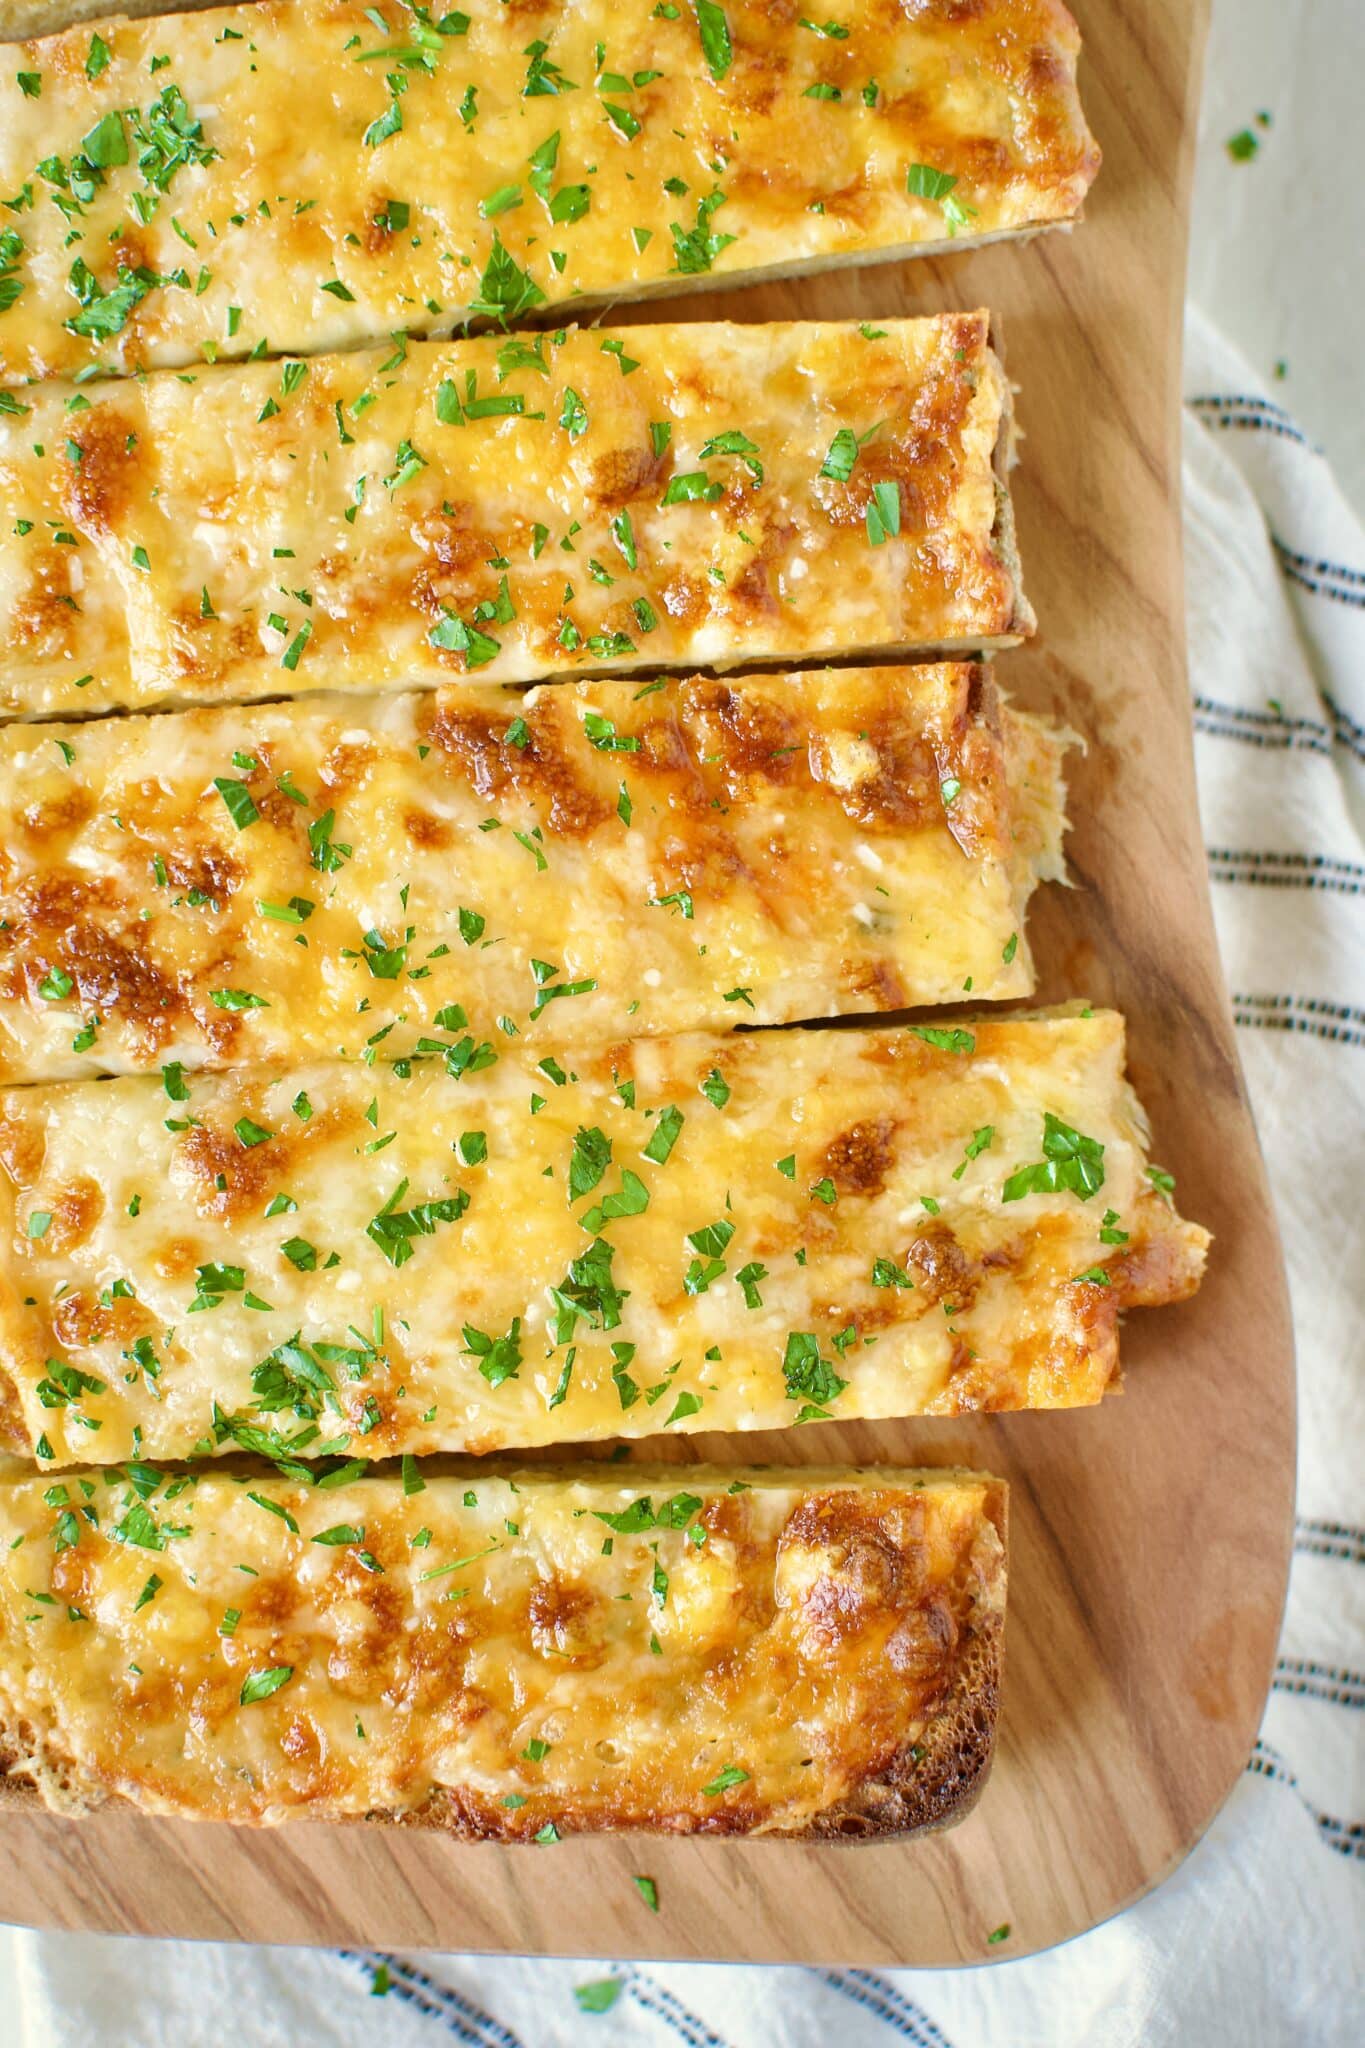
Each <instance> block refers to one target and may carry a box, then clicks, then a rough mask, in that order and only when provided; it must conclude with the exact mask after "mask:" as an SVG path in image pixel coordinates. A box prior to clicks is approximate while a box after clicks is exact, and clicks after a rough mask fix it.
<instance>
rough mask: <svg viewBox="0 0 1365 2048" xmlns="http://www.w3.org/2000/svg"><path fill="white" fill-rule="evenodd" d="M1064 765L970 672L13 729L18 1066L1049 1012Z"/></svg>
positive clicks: (2, 995)
mask: <svg viewBox="0 0 1365 2048" xmlns="http://www.w3.org/2000/svg"><path fill="white" fill-rule="evenodd" d="M1062 744H1063V742H1062V740H1061V738H1060V737H1059V736H1058V734H1057V733H1056V731H1055V729H1053V728H1050V727H1048V726H1046V725H1044V724H1043V723H1041V722H1040V721H1037V720H1034V719H1030V718H1027V717H1024V716H1023V715H1021V714H1019V713H1016V712H1013V711H1011V710H1010V709H1009V708H1008V707H1007V706H1005V705H1003V704H1002V703H1001V700H1000V698H999V695H998V693H997V691H996V689H995V685H994V683H993V681H992V680H991V678H990V676H989V675H988V673H987V671H986V670H985V669H984V668H981V667H967V666H957V667H947V666H944V667H937V668H899V669H898V668H876V669H830V670H825V671H823V672H821V671H815V672H814V673H807V674H799V675H767V676H753V677H749V678H747V679H745V680H743V681H723V682H717V681H710V680H707V679H705V678H701V677H697V678H694V679H693V680H691V681H688V682H657V681H656V682H648V683H645V684H643V685H637V684H635V683H633V682H604V681H596V682H576V683H573V684H570V685H569V686H567V687H565V688H562V689H561V688H537V689H534V690H532V691H530V692H529V693H528V694H525V695H523V694H521V693H519V692H516V691H512V690H508V689H506V688H500V687H498V686H496V685H492V686H485V685H481V684H479V683H463V682H461V683H452V684H448V685H447V686H446V687H445V688H444V689H442V690H438V691H435V692H432V693H430V694H422V695H419V696H411V695H408V696H389V697H360V696H357V697H352V698H345V697H340V696H317V697H312V698H308V699H306V700H305V701H304V702H303V703H302V704H275V705H263V706H257V707H254V708H251V709H247V710H214V711H199V712H185V713H173V714H163V715H159V716H156V717H151V718H114V719H98V720H93V721H91V722H89V723H87V724H84V725H68V726H54V725H46V724H43V725H11V726H9V727H7V728H5V729H4V730H3V731H0V1077H3V1078H8V1079H11V1080H22V1081H32V1080H50V1079H54V1078H58V1077H61V1076H64V1075H77V1074H81V1073H94V1072H100V1071H104V1072H123V1073H127V1072H135V1071H137V1070H139V1069H146V1068H149V1067H151V1068H153V1069H155V1068H157V1067H161V1066H170V1065H172V1064H173V1063H175V1062H179V1063H181V1064H182V1065H183V1066H185V1067H199V1066H231V1065H240V1064H243V1063H246V1062H249V1061H256V1060H279V1061H284V1062H289V1061H297V1060H299V1059H304V1058H311V1057H318V1056H321V1057H333V1056H338V1055H340V1056H345V1057H352V1058H354V1057H358V1056H362V1055H364V1054H365V1053H366V1052H367V1050H368V1049H369V1048H370V1047H372V1046H376V1045H378V1046H379V1047H380V1048H381V1049H382V1051H381V1056H382V1057H384V1058H385V1059H389V1058H392V1057H394V1056H395V1055H407V1054H411V1053H413V1052H416V1051H417V1050H418V1049H419V1048H420V1047H421V1045H422V1042H423V1040H424V1039H428V1038H430V1037H431V1036H432V1034H433V1033H434V1034H436V1035H437V1036H438V1037H439V1036H440V1035H441V1034H442V1033H443V1032H444V1033H448V1032H449V1030H450V1029H451V1028H452V1020H453V1021H454V1024H455V1025H456V1026H457V1027H458V1028H459V1029H466V1028H467V1029H468V1030H470V1031H472V1032H473V1033H474V1034H475V1035H476V1036H477V1037H478V1038H479V1039H496V1038H499V1034H501V1036H502V1037H503V1038H506V1037H508V1036H510V1035H511V1034H512V1033H513V1032H515V1033H517V1034H518V1035H519V1036H520V1037H522V1038H526V1037H536V1038H540V1039H544V1038H545V1037H546V1035H547V1034H549V1035H550V1036H551V1037H562V1036H563V1035H564V1033H565V1031H566V1030H569V1031H571V1032H572V1036H573V1039H574V1043H575V1045H576V1046H577V1045H582V1044H585V1043H587V1042H588V1041H589V1040H591V1039H593V1038H601V1037H604V1036H616V1037H620V1036H625V1035H627V1034H629V1035H632V1036H634V1035H635V1034H637V1033H644V1032H650V1033H657V1032H661V1031H678V1030H687V1029H690V1028H694V1027H698V1026H707V1027H709V1028H711V1029H716V1030H725V1029H728V1028H729V1027H730V1026H731V1025H733V1024H734V1023H735V1022H737V1021H739V1020H740V1019H741V1018H742V1019H743V1020H744V1021H745V1022H748V1023H765V1024H772V1023H785V1022H792V1021H795V1020H797V1019H800V1018H805V1017H815V1016H827V1015H830V1014H833V1013H835V1012H840V1011H850V1010H877V1009H894V1008H897V1007H905V1006H908V1005H911V1004H921V1003H943V1002H955V1001H957V1000H959V999H960V996H961V992H962V990H963V988H964V986H965V987H970V988H971V990H972V992H973V994H974V995H976V996H979V997H984V998H989V997H1007V996H1020V995H1027V994H1028V993H1029V992H1030V991H1031V989H1032V987H1033V972H1032V964H1031V961H1030V958H1029V953H1028V948H1027V945H1026V943H1025V941H1024V938H1023V936H1022V927H1023V920H1024V911H1025V907H1026V904H1027V901H1028V896H1029V893H1030V891H1031V889H1032V887H1033V884H1034V882H1035V881H1036V880H1037V879H1038V877H1039V876H1040V875H1043V876H1049V875H1052V876H1055V875H1058V874H1060V872H1061V852H1060V839H1061V825H1062V818H1061V806H1062V794H1061V786H1060V754H1061V748H1062ZM737 988H742V989H744V990H745V991H746V992H747V993H746V996H745V998H744V999H743V1000H742V1001H741V1000H740V999H739V998H737V997H736V994H735V991H736V989H737ZM247 998H249V999H250V1000H247ZM552 999H553V1000H552Z"/></svg>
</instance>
